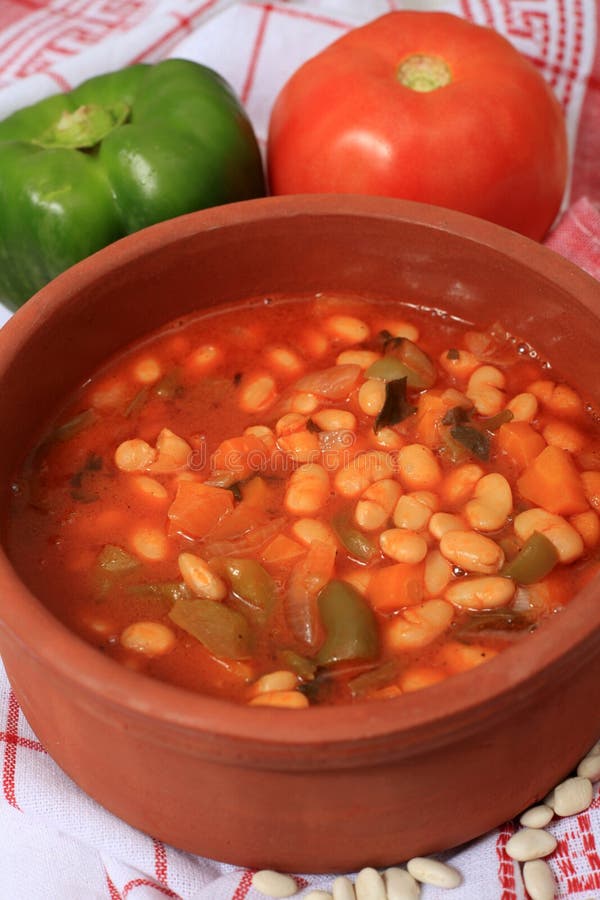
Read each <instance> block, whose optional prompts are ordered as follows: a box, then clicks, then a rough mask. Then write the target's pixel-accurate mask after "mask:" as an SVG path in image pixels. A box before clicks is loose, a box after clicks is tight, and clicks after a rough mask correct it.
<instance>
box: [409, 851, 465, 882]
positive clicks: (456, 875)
mask: <svg viewBox="0 0 600 900" xmlns="http://www.w3.org/2000/svg"><path fill="white" fill-rule="evenodd" d="M406 868H407V869H408V871H409V873H410V874H411V875H412V877H413V878H416V880H417V881H421V882H422V883H423V884H433V885H435V887H440V888H455V887H458V886H459V884H461V883H462V875H461V874H460V872H458V871H457V870H456V869H455V868H453V867H452V866H448V865H446V863H443V862H439V860H437V859H429V858H428V857H427V856H415V857H413V859H409V861H408V862H407V863H406Z"/></svg>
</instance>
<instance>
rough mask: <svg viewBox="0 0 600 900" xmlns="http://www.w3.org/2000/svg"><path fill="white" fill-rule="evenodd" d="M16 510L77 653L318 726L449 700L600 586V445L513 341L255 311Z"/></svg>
mask: <svg viewBox="0 0 600 900" xmlns="http://www.w3.org/2000/svg"><path fill="white" fill-rule="evenodd" d="M13 497H14V501H13V514H12V517H11V522H10V528H9V535H8V541H9V549H10V553H11V555H12V558H13V560H14V562H15V564H16V566H17V568H18V569H19V571H20V572H21V573H22V575H23V577H24V578H25V580H26V582H27V583H28V584H29V585H30V586H31V588H32V589H33V590H34V591H35V592H36V594H37V595H38V596H39V597H40V598H42V599H43V601H44V602H45V603H46V604H47V605H48V607H49V608H50V609H51V610H52V611H53V612H54V613H55V614H56V615H57V616H58V617H59V618H60V619H61V620H62V621H63V622H64V623H65V624H66V625H67V626H68V627H69V628H70V629H72V630H74V631H76V632H77V633H78V634H79V635H81V636H82V637H83V638H85V639H86V640H87V641H89V642H91V643H92V644H94V645H96V646H97V647H98V648H99V649H100V650H101V651H103V652H104V653H106V654H108V655H109V656H110V657H112V658H114V659H115V660H118V661H119V662H121V663H123V664H124V665H126V666H130V667H132V668H134V669H136V670H139V671H143V672H146V673H147V674H149V675H152V676H154V677H156V678H159V679H162V680H164V681H168V682H171V683H173V684H176V685H180V686H183V687H185V688H188V689H191V690H194V691H199V692H203V693H207V694H212V695H217V696H222V697H226V698H229V699H231V700H234V701H237V702H241V703H250V704H253V705H274V706H286V707H291V708H303V707H306V706H308V705H312V704H320V703H341V702H353V701H357V700H363V699H368V698H373V697H379V698H380V697H395V696H398V695H400V694H403V693H406V692H409V691H414V690H416V689H419V688H423V687H426V686H428V685H431V684H434V683H436V682H439V681H441V680H443V679H445V678H447V677H448V676H449V675H452V674H453V673H457V672H461V671H464V670H466V669H469V668H472V667H474V666H477V665H480V664H481V663H483V662H485V661H486V660H489V659H490V658H492V657H493V656H495V655H496V654H497V653H499V652H501V651H502V650H503V649H504V648H505V647H507V646H509V645H510V644H511V643H513V642H514V641H515V640H521V639H526V635H527V634H528V633H529V632H531V631H532V630H534V629H535V628H536V627H537V626H538V624H539V623H540V622H541V621H542V620H544V619H545V618H547V617H549V616H551V615H553V614H555V613H557V612H558V611H560V609H561V608H562V607H563V606H564V605H565V604H566V603H568V601H569V599H570V598H571V597H572V596H573V595H574V593H576V591H577V590H578V589H579V588H580V587H581V586H582V585H583V584H584V583H585V581H586V580H587V579H589V578H590V577H591V576H592V575H593V574H595V572H596V571H597V569H598V564H597V561H596V558H597V548H598V546H599V543H600V519H599V517H598V509H599V508H600V439H599V430H598V426H597V425H596V424H595V421H594V418H593V416H592V415H591V413H590V411H589V409H588V408H587V407H586V398H585V397H582V396H581V395H580V394H579V393H578V392H577V391H576V390H574V389H573V388H572V387H570V386H568V385H566V384H565V383H563V381H562V380H561V379H560V377H559V376H558V375H557V374H556V373H555V371H554V369H553V368H552V367H551V365H550V364H549V363H548V362H546V361H543V360H540V359H539V358H538V357H537V355H536V353H535V351H534V350H533V349H532V348H531V347H530V346H529V345H528V344H526V343H521V342H520V341H519V340H518V339H516V338H514V337H511V336H509V335H507V334H506V333H505V332H504V331H503V330H502V328H501V327H500V326H499V325H498V324H493V325H489V324H488V323H484V327H483V328H481V327H478V328H475V327H474V326H472V325H470V324H468V323H465V322H461V321H458V320H456V319H453V318H451V317H449V316H446V315H443V314H441V313H440V312H438V311H428V310H422V309H417V308H414V307H411V306H407V305H401V304H399V303H390V302H386V301H375V300H366V299H361V298H357V297H344V296H333V295H322V294H320V295H317V296H315V297H298V298H290V297H273V298H258V299H255V300H251V301H248V302H247V303H246V304H244V305H236V306H235V307H234V306H232V307H228V308H220V309H213V310H209V311H208V312H204V313H202V314H198V315H197V316H195V317H190V318H188V319H185V320H181V321H177V322H174V323H172V324H171V325H169V326H168V327H166V328H164V329H163V330H161V331H160V332H158V333H156V334H153V335H151V336H149V337H148V338H147V339H146V340H144V341H143V342H140V343H137V344H136V345H135V346H132V347H130V348H129V349H128V350H127V351H126V352H125V353H123V354H120V355H119V356H117V357H115V358H114V359H112V360H111V361H109V362H108V363H107V365H106V366H104V367H103V368H102V370H100V371H98V372H96V373H95V374H94V375H93V377H92V378H91V379H90V380H89V381H88V382H86V383H85V384H84V385H83V386H82V387H81V389H80V390H79V391H78V392H77V394H76V396H74V397H73V398H71V400H70V401H69V404H68V406H67V407H66V408H65V409H63V410H62V411H61V414H60V416H58V417H57V418H56V420H55V421H54V422H53V423H52V425H51V427H50V428H49V429H48V430H47V432H46V434H45V435H44V437H43V439H42V440H41V441H40V443H39V445H38V446H37V447H36V448H35V449H34V450H33V451H32V452H31V453H30V455H29V457H28V459H27V462H26V464H24V466H23V469H22V471H21V472H20V473H18V475H17V477H16V478H15V483H14V485H13Z"/></svg>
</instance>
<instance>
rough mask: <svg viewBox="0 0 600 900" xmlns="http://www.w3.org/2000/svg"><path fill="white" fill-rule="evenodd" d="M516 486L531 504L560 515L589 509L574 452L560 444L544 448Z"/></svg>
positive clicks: (570, 514) (569, 514) (568, 514)
mask: <svg viewBox="0 0 600 900" xmlns="http://www.w3.org/2000/svg"><path fill="white" fill-rule="evenodd" d="M517 488H518V489H519V492H520V493H521V496H522V497H524V498H525V499H526V500H529V502H530V503H533V504H534V505H535V506H541V507H543V508H544V509H546V510H548V512H551V513H556V514H557V515H559V516H561V515H564V516H572V515H575V514H576V513H580V512H585V511H586V510H587V509H589V506H588V502H587V500H586V498H585V493H584V490H583V484H582V481H581V476H580V474H579V472H578V470H577V468H576V466H575V464H574V462H573V460H572V459H571V455H570V454H569V453H568V452H567V451H566V450H562V449H561V448H560V447H552V446H548V447H546V448H545V449H544V450H542V452H541V453H540V454H539V455H538V456H536V458H535V459H534V460H533V462H531V463H530V464H529V465H528V466H527V468H526V469H525V471H524V472H523V474H522V475H521V476H520V478H518V479H517Z"/></svg>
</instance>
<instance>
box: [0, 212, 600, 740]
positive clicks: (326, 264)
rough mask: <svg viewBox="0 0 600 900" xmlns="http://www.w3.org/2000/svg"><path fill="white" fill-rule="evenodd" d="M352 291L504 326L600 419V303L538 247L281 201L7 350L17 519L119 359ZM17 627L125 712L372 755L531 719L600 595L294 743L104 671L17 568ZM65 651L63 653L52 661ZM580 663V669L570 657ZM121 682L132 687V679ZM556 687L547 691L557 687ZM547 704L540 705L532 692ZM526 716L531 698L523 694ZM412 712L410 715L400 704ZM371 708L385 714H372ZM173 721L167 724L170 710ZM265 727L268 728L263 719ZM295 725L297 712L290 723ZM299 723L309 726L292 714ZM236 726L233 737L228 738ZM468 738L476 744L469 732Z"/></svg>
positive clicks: (422, 217)
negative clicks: (422, 730)
mask: <svg viewBox="0 0 600 900" xmlns="http://www.w3.org/2000/svg"><path fill="white" fill-rule="evenodd" d="M336 290H337V291H344V292H351V293H356V294H362V295H365V296H367V297H378V296H379V297H382V298H386V299H392V298H393V299H397V300H398V301H399V302H406V303H409V304H414V305H417V306H425V307H429V308H431V307H433V308H435V309H439V310H444V311H445V312H447V313H449V314H451V315H454V316H459V317H461V318H463V319H466V320H468V321H471V322H474V323H475V324H476V325H477V326H481V327H486V326H489V325H490V324H491V323H493V322H494V321H499V322H501V324H502V325H503V326H504V327H505V328H506V329H507V330H508V331H509V332H511V333H512V334H513V335H515V336H518V337H519V338H522V339H524V340H525V341H528V342H529V343H530V344H532V345H533V346H534V347H535V349H536V350H537V351H538V352H540V353H541V354H542V356H544V357H546V358H548V359H550V360H552V362H553V363H554V364H555V366H556V368H557V369H558V371H559V373H560V375H561V376H563V377H564V378H565V379H566V380H568V381H570V382H571V383H573V384H574V385H576V386H578V387H579V388H580V389H582V390H583V391H584V392H585V393H586V395H587V396H588V397H589V398H590V400H591V401H593V403H594V404H596V403H598V401H600V396H599V390H600V389H599V386H598V381H597V360H598V357H599V355H600V329H599V328H598V324H599V318H600V286H599V285H598V284H597V283H596V282H594V281H593V279H591V278H589V277H588V276H586V275H585V274H584V273H582V272H581V271H579V270H578V269H577V268H576V267H574V266H572V265H570V264H569V263H567V262H566V261H564V260H562V259H561V258H560V257H558V256H556V255H555V254H553V253H551V252H550V251H548V250H546V249H544V248H543V247H540V246H539V245H536V244H534V243H533V242H531V241H529V240H528V239H526V238H523V237H521V236H519V235H516V234H513V233H511V232H508V231H505V230H503V229H500V228H497V227H496V226H493V225H490V224H488V223H485V222H481V221H479V220H475V219H472V218H470V217H468V216H464V215H461V214H458V213H451V212H448V211H445V210H440V209H436V208H434V207H426V206H421V205H419V204H413V203H408V202H402V201H392V200H384V199H382V198H367V197H360V198H358V197H341V198H337V197H302V198H286V197H283V198H269V199H266V200H258V201H249V202H246V203H241V204H232V205H230V206H227V207H220V208H217V209H213V210H207V211H204V212H202V213H194V214H191V215H189V216H184V217H181V218H180V219H176V220H172V221H170V222H165V223H161V224H159V225H156V226H153V227H152V228H149V229H146V230H145V231H143V232H139V233H137V234H135V235H132V236H130V237H129V238H126V239H124V240H122V241H119V242H117V243H116V244H114V245H112V246H110V247H108V248H106V249H105V250H102V251H100V252H99V253H97V254H95V255H94V256H93V257H91V258H89V259H87V260H85V261H84V262H83V263H80V264H79V265H77V266H75V267H74V268H73V269H71V270H69V271H68V272H66V273H64V274H63V275H62V276H60V277H59V278H58V279H56V280H55V281H54V282H52V283H51V284H50V285H48V286H47V287H46V288H44V289H43V290H42V291H40V293H39V294H38V295H37V296H36V297H35V298H34V299H32V300H31V301H30V302H29V303H28V304H27V305H26V306H25V307H24V308H23V309H22V310H21V311H20V312H19V313H18V314H17V315H16V316H15V317H14V319H13V320H11V322H10V323H9V324H8V325H7V326H6V327H5V329H3V331H2V333H1V334H0V384H1V391H0V421H2V422H3V423H10V427H9V428H8V429H7V431H8V434H7V435H6V437H5V439H4V441H3V446H2V448H1V450H0V484H1V485H2V492H3V502H2V509H3V510H6V509H7V506H8V503H7V500H8V494H9V491H10V482H11V478H12V477H13V474H14V472H15V469H16V468H17V466H18V464H19V462H20V460H21V456H22V453H23V448H27V447H28V446H29V445H31V444H32V443H33V442H34V441H35V439H36V437H38V436H39V433H40V431H41V429H42V428H43V424H44V421H45V420H47V419H48V418H50V417H51V416H52V415H53V413H54V412H55V411H56V408H57V406H58V405H59V404H60V401H61V399H62V398H63V397H64V396H65V394H67V393H68V392H69V391H70V390H71V389H73V388H74V387H75V386H77V385H78V384H79V383H81V382H82V381H83V380H84V379H86V378H87V377H88V376H89V374H90V373H91V372H92V371H93V370H94V369H95V367H96V366H98V365H100V364H101V363H102V362H103V361H104V360H105V359H106V357H107V356H108V355H111V354H113V353H114V352H115V351H117V350H119V349H120V348H122V347H124V346H126V345H127V344H128V343H129V342H131V341H132V340H135V339H137V338H139V337H141V336H142V335H144V334H146V333H147V332H149V331H152V330H154V329H156V328H158V327H159V326H160V325H162V324H164V323H166V322H168V321H171V320H173V319H175V318H176V317H178V316H182V315H185V314H187V313H190V312H193V311H194V310H196V309H198V308H199V307H205V306H210V305H213V304H219V303H223V302H232V301H235V300H243V299H246V298H249V297H255V296H259V295H265V296H268V295H269V294H270V293H277V294H282V293H283V294H297V293H302V294H305V293H311V292H318V291H336ZM0 587H1V588H2V595H3V596H2V598H1V599H0V621H1V622H2V623H3V627H4V628H6V629H8V630H10V631H11V632H12V633H13V634H14V635H15V636H16V637H17V639H18V640H19V641H21V643H22V645H23V648H24V650H25V651H26V652H32V653H35V654H37V655H39V657H40V659H43V660H44V663H45V664H46V663H47V664H48V665H49V666H50V667H51V668H55V669H57V668H60V669H61V671H62V672H63V674H66V675H68V677H70V678H72V679H74V680H79V681H81V682H84V681H85V682H86V683H87V684H88V685H89V686H91V687H92V688H93V689H94V690H95V691H97V692H100V693H103V694H104V695H105V696H106V697H109V698H110V699H111V702H114V703H125V704H129V705H130V706H131V708H135V709H136V710H137V711H138V712H141V713H143V714H144V715H150V716H153V715H156V717H159V716H160V715H162V716H163V717H165V716H166V717H167V718H170V720H172V721H176V722H179V723H180V724H185V725H186V726H190V727H192V726H193V727H202V728H206V729H212V730H216V731H218V732H220V733H222V734H228V735H234V734H236V733H244V734H246V735H247V736H249V737H251V738H253V739H256V740H259V741H260V740H262V737H261V733H262V732H263V731H264V727H263V725H264V721H265V717H267V718H269V720H270V722H271V725H270V729H271V730H270V733H271V735H272V736H275V737H276V738H277V739H278V740H279V741H280V742H281V743H282V744H287V743H290V742H291V741H292V740H293V741H294V743H296V744H299V745H302V744H303V743H305V744H309V743H311V742H314V737H315V734H318V735H319V737H320V739H322V740H327V741H333V742H335V741H338V742H344V741H352V740H353V739H354V737H355V736H356V733H357V729H359V730H360V733H361V734H363V735H365V736H371V737H372V738H373V739H377V737H378V736H379V735H381V734H383V733H385V732H387V731H389V730H390V728H392V729H396V730H399V731H400V730H402V729H406V728H408V727H410V726H412V727H418V726H420V725H424V724H425V723H428V722H431V720H432V719H438V720H439V722H440V723H441V724H440V728H442V727H443V728H446V730H447V729H450V728H456V727H458V726H459V725H460V723H461V722H465V723H466V721H467V718H468V712H469V710H470V709H472V708H473V707H474V706H477V705H478V704H481V703H484V702H487V703H488V708H489V709H490V710H491V709H492V706H490V705H489V704H491V703H492V701H493V702H496V703H497V704H499V708H500V706H501V705H502V704H503V703H504V704H507V703H510V702H515V697H516V696H517V694H518V693H519V688H520V687H522V685H523V684H524V683H525V682H528V683H529V684H531V683H532V682H531V679H532V678H533V679H535V678H536V677H537V678H538V680H539V681H540V683H541V681H542V680H543V675H544V671H545V670H547V669H548V668H549V667H550V668H552V667H554V668H555V669H556V670H557V671H558V670H559V669H560V670H561V671H562V670H563V669H565V670H566V667H568V665H572V664H573V661H572V658H571V657H572V654H573V653H574V652H575V651H576V649H577V648H578V647H579V648H582V647H583V648H584V649H583V651H582V653H581V654H580V656H579V662H578V664H583V662H584V661H585V659H586V658H587V657H588V656H589V654H590V653H592V652H596V650H597V644H598V640H597V639H596V642H595V643H594V644H593V646H592V643H590V635H592V634H595V633H599V632H600V606H598V604H597V602H595V601H594V594H596V593H597V589H596V588H595V587H594V585H593V584H592V585H590V586H589V587H588V588H587V589H586V590H585V591H584V592H582V594H581V595H580V596H579V597H578V598H577V600H576V601H575V602H574V603H573V604H572V605H571V606H570V607H569V608H568V609H567V610H566V611H565V612H564V613H563V614H561V617H560V618H561V622H560V628H558V627H556V626H555V624H554V623H550V626H549V627H547V628H542V629H540V631H539V633H538V634H536V635H533V636H532V637H531V639H530V640H529V642H528V646H527V648H525V647H523V646H522V645H518V646H515V647H514V648H511V649H510V650H507V651H505V653H504V654H501V657H500V658H499V659H496V660H493V661H491V662H489V663H487V664H486V666H484V667H483V669H482V670H481V671H480V672H478V674H477V675H476V676H475V675H473V673H467V674H465V675H464V676H462V675H461V676H454V678H453V679H450V681H451V682H454V681H455V679H457V678H460V679H462V680H463V683H464V684H465V685H467V684H468V686H469V689H468V691H464V690H463V691H457V690H456V689H455V687H454V685H449V684H448V683H444V684H442V685H439V686H437V687H435V688H431V689H429V690H428V691H426V692H424V693H423V696H410V697H406V698H402V702H403V707H402V716H401V719H395V720H393V721H390V715H389V709H391V708H392V707H391V706H390V705H389V703H390V702H389V701H386V702H385V703H373V704H362V705H360V706H357V707H353V708H352V709H350V710H348V709H346V710H344V711H342V712H340V711H339V710H326V711H324V710H320V709H315V710H310V711H308V712H309V715H308V716H307V717H306V718H305V719H303V721H302V722H300V723H298V722H297V720H295V728H294V732H293V734H292V735H291V734H290V731H289V727H288V721H289V720H288V719H287V716H288V715H289V714H287V713H285V712H283V713H281V714H279V715H278V714H277V713H276V714H275V715H273V712H272V711H266V710H265V711H261V713H260V715H259V716H258V717H257V715H256V710H247V709H239V710H236V711H235V713H234V712H233V711H232V710H229V712H228V714H227V716H225V717H224V716H223V714H222V713H223V705H224V704H223V703H221V702H220V701H215V700H210V699H209V698H202V697H195V696H194V697H191V696H190V695H188V694H186V693H185V692H183V691H180V690H178V689H175V688H171V687H169V686H166V685H162V684H158V683H154V682H151V681H150V680H149V679H146V678H142V677H140V676H137V675H135V674H134V673H132V672H129V671H127V670H124V669H123V670H121V669H119V667H118V666H116V664H113V663H111V662H110V661H107V660H105V659H103V658H102V657H101V655H100V654H99V653H97V652H96V651H95V650H92V649H91V648H89V647H87V646H85V645H84V644H83V643H82V642H81V641H80V640H79V639H78V638H76V637H74V636H72V635H70V634H68V633H67V632H66V630H65V629H64V628H63V627H62V626H61V625H60V624H59V623H58V622H56V621H55V620H53V619H52V618H51V617H50V616H49V614H48V613H46V611H45V610H44V609H43V608H42V607H41V605H40V604H39V603H38V602H37V601H36V599H35V598H33V597H31V596H30V595H29V593H28V592H27V590H26V589H25V588H24V586H23V585H22V584H21V583H20V582H19V579H18V577H17V576H16V574H15V573H14V571H13V570H12V568H11V566H10V564H9V563H8V561H7V560H6V558H3V559H2V560H0ZM49 647H50V649H49ZM569 653H571V657H569ZM116 669H119V670H118V671H115V670H116ZM540 672H541V674H540ZM532 689H533V688H532ZM520 697H521V700H519V702H525V693H524V692H523V691H521V693H520ZM392 703H395V701H392ZM367 707H368V708H367ZM156 709H162V710H167V711H166V712H164V713H160V714H159V713H156V712H153V710H156ZM263 712H264V716H263ZM278 712H280V711H278ZM292 715H293V713H292ZM224 718H225V719H226V720H227V721H226V722H224ZM465 727H466V726H465Z"/></svg>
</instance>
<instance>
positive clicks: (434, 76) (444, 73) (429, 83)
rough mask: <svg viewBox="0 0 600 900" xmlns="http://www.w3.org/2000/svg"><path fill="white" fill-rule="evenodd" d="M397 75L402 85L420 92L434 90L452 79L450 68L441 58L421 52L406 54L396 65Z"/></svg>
mask: <svg viewBox="0 0 600 900" xmlns="http://www.w3.org/2000/svg"><path fill="white" fill-rule="evenodd" d="M397 77H398V81H399V82H400V84H403V85H404V87H407V88H410V89H411V90H412V91H419V92H420V93H427V92H428V91H435V90H437V89H438V88H441V87H445V86H446V85H447V84H450V82H451V81H452V74H451V72H450V69H449V68H448V66H447V64H446V63H445V62H444V60H443V59H440V57H439V56H425V55H424V54H421V53H415V54H414V55H413V56H407V57H406V59H405V60H403V61H402V62H401V63H400V65H399V66H398V71H397Z"/></svg>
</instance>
